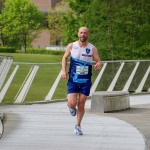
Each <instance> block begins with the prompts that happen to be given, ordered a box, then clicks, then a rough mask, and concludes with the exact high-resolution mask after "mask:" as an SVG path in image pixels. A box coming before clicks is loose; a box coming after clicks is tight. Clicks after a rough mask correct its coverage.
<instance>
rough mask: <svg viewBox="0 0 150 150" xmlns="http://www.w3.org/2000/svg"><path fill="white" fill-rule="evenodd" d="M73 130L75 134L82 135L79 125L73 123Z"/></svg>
mask: <svg viewBox="0 0 150 150" xmlns="http://www.w3.org/2000/svg"><path fill="white" fill-rule="evenodd" d="M74 132H75V134H76V135H83V133H82V131H81V126H78V125H75V128H74Z"/></svg>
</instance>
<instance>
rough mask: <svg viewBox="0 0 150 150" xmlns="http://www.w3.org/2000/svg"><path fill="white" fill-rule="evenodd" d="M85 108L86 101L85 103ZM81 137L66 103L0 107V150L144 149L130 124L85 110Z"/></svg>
mask: <svg viewBox="0 0 150 150" xmlns="http://www.w3.org/2000/svg"><path fill="white" fill-rule="evenodd" d="M87 108H89V102H87ZM86 110H87V111H86V113H85V117H84V119H83V122H82V129H83V133H84V135H83V136H76V135H74V133H73V128H74V124H75V118H74V117H72V116H70V114H69V113H68V109H67V106H66V102H61V103H52V104H33V105H8V106H0V111H1V112H3V113H4V114H5V119H4V128H5V130H4V133H3V137H2V138H1V140H0V150H10V149H11V150H50V149H52V150H76V149H81V150H145V149H146V147H145V139H144V136H143V135H142V134H141V133H140V132H139V131H138V130H137V129H136V128H135V127H133V126H132V125H130V124H128V123H127V122H125V121H122V120H120V119H117V118H114V117H108V116H103V115H95V114H91V113H89V112H88V109H86Z"/></svg>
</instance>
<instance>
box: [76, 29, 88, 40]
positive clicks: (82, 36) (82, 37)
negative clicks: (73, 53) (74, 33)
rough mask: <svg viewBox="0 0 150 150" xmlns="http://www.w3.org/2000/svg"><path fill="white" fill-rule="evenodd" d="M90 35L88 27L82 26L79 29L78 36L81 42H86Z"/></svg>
mask: <svg viewBox="0 0 150 150" xmlns="http://www.w3.org/2000/svg"><path fill="white" fill-rule="evenodd" d="M88 37H89V30H88V28H87V27H81V28H79V31H78V38H79V40H80V42H86V41H87V39H88Z"/></svg>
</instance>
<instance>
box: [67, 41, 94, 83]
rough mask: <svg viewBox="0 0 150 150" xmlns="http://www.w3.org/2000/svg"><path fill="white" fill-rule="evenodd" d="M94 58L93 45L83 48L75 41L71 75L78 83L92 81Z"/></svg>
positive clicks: (71, 59)
mask: <svg viewBox="0 0 150 150" xmlns="http://www.w3.org/2000/svg"><path fill="white" fill-rule="evenodd" d="M92 60H93V45H92V44H91V43H88V45H87V47H85V48H81V47H80V46H79V45H78V42H74V43H73V46H72V50H71V58H70V68H69V77H70V80H72V81H73V82H77V83H86V82H87V81H91V75H92Z"/></svg>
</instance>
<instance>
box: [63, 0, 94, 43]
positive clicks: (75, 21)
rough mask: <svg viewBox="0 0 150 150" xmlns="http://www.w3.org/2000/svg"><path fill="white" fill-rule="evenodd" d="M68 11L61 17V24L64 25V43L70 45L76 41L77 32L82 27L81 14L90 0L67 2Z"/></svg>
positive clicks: (69, 0) (68, 0)
mask: <svg viewBox="0 0 150 150" xmlns="http://www.w3.org/2000/svg"><path fill="white" fill-rule="evenodd" d="M67 2H68V5H69V7H70V10H69V11H68V12H67V13H65V14H64V15H63V19H62V22H63V24H64V25H65V28H64V35H65V37H66V38H65V43H66V44H67V43H70V42H72V41H75V40H76V39H77V30H78V29H79V27H80V26H84V22H83V21H82V15H83V13H84V12H85V11H86V10H87V9H88V7H89V5H90V3H91V0H67Z"/></svg>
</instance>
